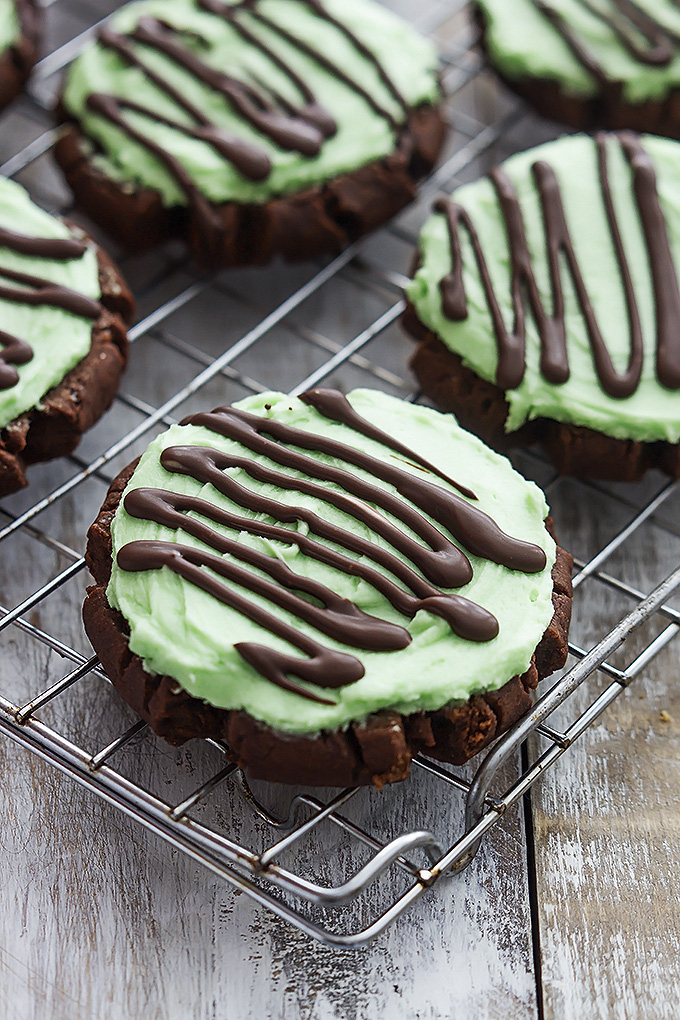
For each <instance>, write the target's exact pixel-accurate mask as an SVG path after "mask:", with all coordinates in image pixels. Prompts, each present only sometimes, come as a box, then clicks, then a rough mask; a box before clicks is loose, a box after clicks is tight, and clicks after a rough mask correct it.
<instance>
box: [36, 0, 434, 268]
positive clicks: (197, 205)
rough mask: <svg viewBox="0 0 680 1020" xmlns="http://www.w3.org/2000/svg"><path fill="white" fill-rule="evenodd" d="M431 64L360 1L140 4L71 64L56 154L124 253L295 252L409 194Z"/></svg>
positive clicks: (430, 150)
mask: <svg viewBox="0 0 680 1020" xmlns="http://www.w3.org/2000/svg"><path fill="white" fill-rule="evenodd" d="M437 67H438V62H437V55H436V52H435V50H434V48H433V46H432V44H431V43H430V42H428V41H426V40H425V39H423V38H421V37H420V36H419V35H417V34H416V33H415V32H414V31H413V30H412V29H411V28H410V27H409V26H408V25H406V24H405V23H404V22H402V21H401V20H400V19H398V18H397V17H395V16H394V15H393V14H391V13H390V12H389V11H386V10H385V9H384V8H383V7H381V6H379V5H378V4H374V3H373V2H371V0H250V2H241V3H235V2H226V0H173V3H172V4H168V3H167V2H166V0H144V2H141V3H134V4H129V5H128V6H126V7H123V8H122V9H121V10H120V11H119V12H118V13H117V14H116V15H115V16H114V17H113V18H112V19H111V20H110V21H109V22H107V24H106V26H105V28H104V29H102V30H101V31H100V33H99V36H98V39H97V40H96V41H95V42H93V43H92V44H91V45H90V46H89V47H87V48H86V49H85V51H84V52H83V53H82V54H81V55H80V57H78V59H77V60H76V61H75V62H74V64H73V65H72V67H71V69H70V71H69V74H68V77H67V80H66V83H65V86H64V90H63V95H62V102H61V109H62V114H63V116H64V118H65V119H66V121H67V122H69V123H70V124H71V128H70V130H68V131H67V132H66V134H65V135H64V137H63V138H62V140H61V142H60V143H59V144H58V146H57V149H56V154H57V158H58V159H59V161H60V162H61V164H62V166H63V167H64V170H65V171H66V173H67V176H68V179H69V181H70V183H71V185H72V186H73V188H74V190H75V192H76V195H77V197H78V198H79V199H80V200H81V201H82V202H83V203H84V204H85V205H86V206H87V208H88V210H89V211H90V212H91V213H92V215H94V216H96V217H97V218H99V219H100V220H101V221H102V222H103V223H104V224H105V225H106V226H107V227H108V228H109V229H110V230H114V231H115V232H116V233H117V235H118V236H120V237H121V238H122V240H123V241H124V242H126V243H127V244H128V245H129V246H130V247H133V248H135V247H137V248H139V247H143V246H148V245H150V244H153V243H155V242H157V241H158V240H160V239H162V237H163V236H169V235H173V234H180V235H183V236H188V237H189V239H190V241H191V242H192V243H193V246H194V249H195V251H196V253H197V254H199V255H200V256H201V257H202V260H203V261H204V262H209V263H227V264H229V263H235V262H261V261H266V260H267V259H268V258H270V257H271V255H272V254H276V253H281V254H284V255H285V256H287V257H290V258H305V257H309V256H310V255H314V254H317V253H318V252H320V251H329V250H330V251H333V250H337V249H338V248H340V247H342V245H343V244H346V243H347V242H348V240H350V239H351V238H353V237H354V236H357V235H358V234H360V233H363V232H364V231H365V230H368V229H371V228H372V227H373V226H375V225H376V223H377V222H380V221H382V220H384V219H385V218H387V217H388V216H389V215H391V214H392V213H393V212H394V211H395V210H396V209H397V208H399V207H401V206H402V205H404V204H405V203H406V202H407V201H409V199H410V198H411V197H412V194H413V185H414V179H415V177H416V176H417V175H418V174H420V173H422V172H423V171H424V170H426V169H427V168H429V167H430V166H431V165H432V163H433V161H434V159H435V158H436V155H437V152H438V149H439V146H440V144H441V140H442V137H443V125H442V121H441V117H440V115H439V112H438V109H437V107H438V104H439V101H440V92H439V85H438V78H437Z"/></svg>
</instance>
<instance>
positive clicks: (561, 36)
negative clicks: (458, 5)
mask: <svg viewBox="0 0 680 1020" xmlns="http://www.w3.org/2000/svg"><path fill="white" fill-rule="evenodd" d="M474 10H475V12H476V16H477V20H478V22H479V24H480V26H481V28H482V45H483V47H484V49H485V51H486V54H487V56H488V59H489V61H490V62H491V64H492V65H493V66H494V68H495V70H496V71H497V72H498V73H499V74H500V76H501V77H502V79H503V81H504V82H505V83H506V84H507V85H508V86H509V87H510V88H512V89H513V90H514V91H515V92H518V93H519V95H521V96H522V97H523V98H525V99H527V100H528V101H529V102H530V103H531V104H532V105H533V106H535V107H536V109H537V110H538V111H539V113H541V114H543V115H544V116H546V117H552V118H553V119H555V120H559V121H562V122H563V123H565V124H568V125H570V126H571V127H574V128H577V129H584V130H592V129H595V128H613V129H621V128H627V129H633V130H635V131H650V132H653V133H655V134H660V135H667V136H668V137H669V138H680V10H679V9H678V5H677V3H676V2H675V0H635V2H632V0H607V2H606V3H600V2H599V0H476V2H475V4H474Z"/></svg>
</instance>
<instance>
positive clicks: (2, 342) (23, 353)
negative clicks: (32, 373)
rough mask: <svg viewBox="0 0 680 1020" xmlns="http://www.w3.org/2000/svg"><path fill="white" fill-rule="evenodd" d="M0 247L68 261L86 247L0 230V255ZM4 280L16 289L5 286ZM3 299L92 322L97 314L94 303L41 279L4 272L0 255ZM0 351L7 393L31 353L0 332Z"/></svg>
mask: <svg viewBox="0 0 680 1020" xmlns="http://www.w3.org/2000/svg"><path fill="white" fill-rule="evenodd" d="M3 248H5V249H8V250H9V251H13V252H16V253H17V254H18V255H28V256H29V257H32V258H38V259H48V260H50V261H53V262H70V261H72V260H75V259H80V258H82V256H83V255H84V253H85V251H86V248H87V245H86V244H85V243H84V242H83V241H80V240H78V239H77V238H75V237H69V238H52V237H29V236H27V235H25V234H17V233H15V232H14V231H12V230H7V229H5V228H3V227H0V252H1V250H2V249H3ZM6 280H9V281H11V282H12V283H17V284H19V286H18V287H10V286H7V284H6V283H5V282H4V281H6ZM3 300H4V301H10V302H12V303H13V304H23V305H30V306H32V307H41V306H45V305H49V306H50V307H52V308H62V309H63V310H64V311H67V312H70V313H71V314H72V315H78V316H81V317H82V318H85V319H96V318H98V316H99V315H100V314H101V305H100V304H99V302H98V301H94V300H92V298H89V297H86V296H85V295H84V294H79V293H78V292H77V291H74V290H71V289H70V288H68V287H63V286H61V285H60V284H58V283H53V282H52V281H50V280H45V279H43V278H42V277H39V276H33V275H31V274H29V273H22V272H19V271H17V270H14V269H8V268H7V267H5V266H3V265H2V256H1V254H0V301H3ZM0 348H2V349H1V350H0V390H7V389H11V387H12V386H16V384H17V383H18V381H19V373H18V372H17V370H16V368H15V367H14V366H15V365H25V364H27V362H29V361H31V360H32V358H33V350H32V348H31V346H30V345H29V344H28V343H26V341H25V340H22V339H20V338H19V337H16V336H13V335H12V334H11V333H6V332H5V331H4V330H0Z"/></svg>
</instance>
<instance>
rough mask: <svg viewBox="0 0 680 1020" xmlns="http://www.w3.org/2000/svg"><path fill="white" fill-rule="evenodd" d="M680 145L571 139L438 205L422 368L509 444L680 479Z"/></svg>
mask: <svg viewBox="0 0 680 1020" xmlns="http://www.w3.org/2000/svg"><path fill="white" fill-rule="evenodd" d="M679 186H680V146H679V145H678V143H676V142H673V141H669V140H667V139H663V138H656V137H653V136H641V137H638V136H637V135H633V134H632V133H622V134H620V135H616V134H612V135H600V136H598V137H597V138H590V137H586V136H583V135H581V136H578V135H577V136H573V137H570V138H563V139H560V140H558V141H556V142H550V143H548V144H546V145H543V146H540V147H539V148H537V149H533V150H530V151H528V152H523V153H520V154H519V155H517V156H513V157H512V158H511V159H509V160H507V162H506V163H504V164H503V165H502V166H501V167H499V168H497V169H495V170H493V171H492V172H491V174H490V175H489V177H488V178H485V179H483V180H480V181H477V182H475V183H473V184H470V185H466V186H464V187H462V188H460V189H458V190H457V191H456V192H455V193H454V195H453V196H451V198H450V200H449V199H440V200H439V201H438V202H437V203H436V205H435V211H434V215H433V216H432V217H431V218H430V219H429V220H428V221H427V222H426V224H425V226H424V228H423V231H422V234H421V238H420V253H419V257H418V268H417V271H416V273H415V277H414V280H413V282H412V283H411V285H410V286H409V287H408V288H407V289H408V296H409V299H410V302H411V306H410V309H409V311H408V313H407V315H406V319H405V324H406V326H407V328H408V329H409V330H410V332H411V333H413V334H414V335H415V336H416V337H417V338H418V339H419V340H420V341H421V343H420V346H419V348H418V350H417V352H416V355H415V357H414V359H413V362H412V365H413V368H414V370H415V372H416V375H417V376H418V379H419V380H420V383H421V386H422V388H423V390H424V392H425V393H427V394H428V395H429V396H430V397H431V398H432V399H433V400H434V401H435V403H436V404H437V405H438V406H439V407H440V408H441V409H442V410H449V411H453V412H454V413H455V414H456V415H457V417H458V418H459V420H460V421H461V423H462V424H463V425H464V426H465V427H467V428H470V429H472V430H473V431H475V432H477V434H478V435H481V436H482V437H483V438H484V439H485V440H486V441H487V442H489V443H491V444H492V445H494V446H497V447H499V446H500V447H503V446H507V445H509V444H526V443H531V442H535V441H540V442H542V443H543V444H544V445H545V447H546V448H547V450H548V453H549V455H550V456H551V458H552V459H553V461H554V462H555V464H556V465H557V467H558V468H559V470H560V471H562V472H564V473H567V474H575V475H580V476H593V477H602V478H614V479H621V480H625V479H634V478H638V477H640V476H641V475H642V473H643V472H644V471H645V470H646V469H647V468H649V467H658V468H661V469H662V470H664V471H666V472H668V473H669V474H671V475H674V476H677V475H678V474H680V446H679V441H680V287H679V284H678V276H677V266H678V265H679V264H680V207H679V206H678V202H677V192H678V187H679Z"/></svg>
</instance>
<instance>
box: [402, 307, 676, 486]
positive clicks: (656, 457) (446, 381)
mask: <svg viewBox="0 0 680 1020" xmlns="http://www.w3.org/2000/svg"><path fill="white" fill-rule="evenodd" d="M402 325H403V327H404V329H405V330H406V331H407V332H408V333H409V334H410V335H411V336H412V337H413V338H414V339H415V340H417V341H418V347H417V348H416V352H415V354H414V355H413V357H412V358H411V368H412V369H413V372H414V373H415V375H416V378H417V379H418V382H419V384H420V387H421V389H422V391H423V393H424V394H425V395H426V396H427V397H429V398H430V400H432V401H433V402H434V403H435V405H436V406H437V407H438V408H439V409H440V411H451V412H453V414H455V416H456V418H457V419H458V421H459V422H460V424H461V425H462V426H463V428H464V429H468V431H470V432H474V433H475V435H478V436H479V437H480V439H483V440H484V442H485V443H487V444H488V445H489V446H491V447H493V448H494V449H495V450H500V451H501V452H503V451H505V450H508V449H510V448H511V447H513V446H530V445H531V444H533V443H540V444H541V446H542V447H543V448H544V449H545V451H546V454H547V455H548V457H549V458H550V460H551V461H552V463H553V464H554V465H555V467H556V468H557V470H558V471H559V472H560V474H563V475H572V476H574V477H576V478H601V479H606V480H608V481H618V482H634V481H637V480H639V479H640V478H642V476H643V475H644V473H645V472H646V471H647V470H648V469H650V468H657V469H659V470H660V471H664V472H665V473H666V474H668V475H670V476H671V477H672V478H678V477H680V444H678V443H667V442H653V443H643V442H640V441H638V440H634V439H615V438H614V437H613V436H607V435H605V434H604V433H602V432H596V431H595V430H594V429H590V428H587V427H586V426H584V425H571V424H570V423H568V422H558V421H553V420H551V419H549V418H536V419H535V420H534V421H531V422H527V424H525V425H522V427H521V428H519V429H517V430H516V431H514V432H506V431H505V421H506V419H507V416H508V412H509V410H510V407H509V404H508V402H507V400H506V399H505V394H504V392H503V390H501V389H500V388H499V387H498V386H496V385H495V384H494V383H490V382H488V381H487V380H486V379H480V377H479V376H478V375H477V374H476V373H475V372H473V371H472V369H470V368H467V367H466V366H465V365H464V364H463V362H462V360H461V358H460V357H459V356H458V355H457V354H454V353H453V351H450V350H449V349H448V347H447V346H446V345H445V344H444V342H443V341H442V340H440V339H439V337H438V336H437V335H436V334H435V333H433V332H432V331H431V330H429V329H428V328H427V326H425V325H424V324H423V323H422V322H421V321H420V319H419V318H418V316H417V314H416V312H415V309H414V307H413V305H412V304H409V305H408V306H407V308H406V311H405V312H404V315H403V318H402Z"/></svg>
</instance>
